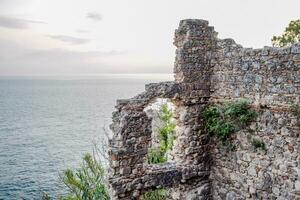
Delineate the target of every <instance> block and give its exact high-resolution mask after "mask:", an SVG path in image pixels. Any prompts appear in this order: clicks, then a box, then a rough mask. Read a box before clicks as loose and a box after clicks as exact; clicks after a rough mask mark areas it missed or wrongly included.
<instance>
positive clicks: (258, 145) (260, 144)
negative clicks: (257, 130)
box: [251, 138, 266, 150]
mask: <svg viewBox="0 0 300 200" xmlns="http://www.w3.org/2000/svg"><path fill="white" fill-rule="evenodd" d="M251 144H252V145H253V146H254V148H256V149H258V148H260V149H262V150H266V144H265V143H264V141H262V140H259V139H256V138H254V139H253V140H252V141H251Z"/></svg>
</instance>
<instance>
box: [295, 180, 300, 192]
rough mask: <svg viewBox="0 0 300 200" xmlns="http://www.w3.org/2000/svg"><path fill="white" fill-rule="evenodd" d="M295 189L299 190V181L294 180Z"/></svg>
mask: <svg viewBox="0 0 300 200" xmlns="http://www.w3.org/2000/svg"><path fill="white" fill-rule="evenodd" d="M295 190H296V191H299V192H300V181H296V182H295Z"/></svg>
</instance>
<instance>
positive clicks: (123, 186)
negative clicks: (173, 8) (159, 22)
mask: <svg viewBox="0 0 300 200" xmlns="http://www.w3.org/2000/svg"><path fill="white" fill-rule="evenodd" d="M174 45H175V46H176V47H177V50H176V58H175V66H174V74H175V81H174V82H162V83H153V84H148V85H146V89H145V92H143V93H142V94H139V95H137V96H135V97H133V98H131V99H126V100H118V101H117V105H116V111H115V112H114V113H113V123H112V125H111V129H112V131H113V138H112V139H111V140H110V149H109V156H110V167H111V169H110V173H109V183H110V186H111V189H112V191H113V199H120V200H121V199H122V200H129V199H139V198H140V197H141V195H142V194H143V193H145V192H147V191H150V190H153V189H156V188H167V189H169V192H170V194H171V197H170V198H171V199H181V200H184V199H188V200H196V199H226V200H234V199H236V200H237V199H278V200H289V199H300V154H299V153H300V137H299V134H300V123H299V119H298V118H299V117H297V116H295V115H293V114H292V112H291V110H290V106H289V105H290V103H291V102H294V103H296V104H299V96H300V44H299V43H298V44H294V45H292V46H289V47H286V48H272V47H264V48H262V49H250V48H243V47H242V46H241V45H238V44H236V43H235V42H234V40H232V39H218V38H217V32H215V31H214V28H213V27H212V26H209V25H208V22H207V21H205V20H198V19H187V20H182V21H181V22H180V24H179V28H178V29H177V30H176V31H175V38H174ZM157 98H166V99H169V100H170V101H171V102H172V103H173V104H174V105H175V107H176V108H175V119H176V124H177V127H176V141H175V144H174V148H173V150H172V152H170V154H172V158H173V159H172V160H170V161H169V162H167V163H164V164H148V163H147V162H146V160H145V157H146V155H147V152H148V150H149V149H150V148H151V140H152V136H151V135H152V127H151V121H152V119H151V117H149V116H147V114H146V113H145V110H144V109H145V108H146V107H147V106H148V105H149V104H151V103H152V102H154V101H155V100H156V99H157ZM239 99H248V100H249V101H250V102H251V106H252V107H253V108H254V109H256V110H258V111H259V113H260V114H259V117H258V118H257V119H256V121H254V122H252V123H251V125H250V126H249V127H247V128H246V129H244V130H242V131H239V132H238V133H235V134H234V137H235V138H234V142H235V144H236V145H237V149H236V150H235V151H228V150H227V149H226V148H225V147H224V146H222V145H221V144H219V143H218V142H217V141H216V140H215V139H214V138H211V136H209V135H208V134H207V133H206V132H205V129H204V124H203V119H202V117H201V113H202V111H203V109H204V108H205V107H206V106H207V105H208V104H211V103H216V102H224V101H236V100H239ZM251 138H259V139H262V140H263V141H264V142H265V144H266V150H265V151H264V150H257V149H255V148H254V147H253V146H252V145H251V143H250V140H251Z"/></svg>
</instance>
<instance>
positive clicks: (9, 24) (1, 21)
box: [0, 16, 46, 29]
mask: <svg viewBox="0 0 300 200" xmlns="http://www.w3.org/2000/svg"><path fill="white" fill-rule="evenodd" d="M31 23H35V24H36V23H38V24H46V23H45V22H43V21H35V20H27V19H17V18H12V17H6V16H0V26H1V27H5V28H13V29H28V28H29V27H30V24H31Z"/></svg>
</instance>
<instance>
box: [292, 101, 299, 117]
mask: <svg viewBox="0 0 300 200" xmlns="http://www.w3.org/2000/svg"><path fill="white" fill-rule="evenodd" d="M290 110H291V112H292V114H293V115H294V116H296V117H300V106H299V104H297V103H295V102H291V103H290Z"/></svg>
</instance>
